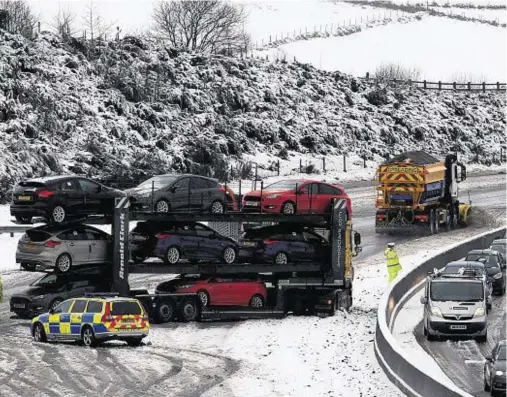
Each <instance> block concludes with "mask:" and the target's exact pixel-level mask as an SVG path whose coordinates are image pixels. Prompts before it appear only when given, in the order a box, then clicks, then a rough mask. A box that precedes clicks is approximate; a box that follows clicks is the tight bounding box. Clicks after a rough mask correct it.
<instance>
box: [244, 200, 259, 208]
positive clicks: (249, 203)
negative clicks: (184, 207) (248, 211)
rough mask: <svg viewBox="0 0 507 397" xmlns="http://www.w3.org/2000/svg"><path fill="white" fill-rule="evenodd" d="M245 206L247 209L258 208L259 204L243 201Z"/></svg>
mask: <svg viewBox="0 0 507 397" xmlns="http://www.w3.org/2000/svg"><path fill="white" fill-rule="evenodd" d="M245 205H248V206H249V207H258V206H259V202H258V201H245Z"/></svg>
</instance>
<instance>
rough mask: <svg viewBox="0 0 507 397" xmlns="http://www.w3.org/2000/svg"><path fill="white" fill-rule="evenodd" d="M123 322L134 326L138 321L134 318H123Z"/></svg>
mask: <svg viewBox="0 0 507 397" xmlns="http://www.w3.org/2000/svg"><path fill="white" fill-rule="evenodd" d="M121 322H122V323H125V324H134V323H135V322H136V321H135V320H134V319H133V318H122V319H121Z"/></svg>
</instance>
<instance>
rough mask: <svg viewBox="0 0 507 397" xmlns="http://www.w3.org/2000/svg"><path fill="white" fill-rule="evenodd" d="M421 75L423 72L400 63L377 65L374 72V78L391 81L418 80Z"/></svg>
mask: <svg viewBox="0 0 507 397" xmlns="http://www.w3.org/2000/svg"><path fill="white" fill-rule="evenodd" d="M420 76H421V72H420V70H418V69H415V68H412V69H411V68H407V67H404V66H402V65H400V64H394V63H387V64H382V65H380V66H377V68H376V69H375V72H374V73H373V76H372V77H373V78H375V79H377V80H380V81H384V82H389V81H392V80H402V81H407V80H417V79H419V78H420Z"/></svg>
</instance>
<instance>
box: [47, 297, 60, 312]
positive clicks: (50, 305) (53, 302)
mask: <svg viewBox="0 0 507 397" xmlns="http://www.w3.org/2000/svg"><path fill="white" fill-rule="evenodd" d="M60 303H62V300H61V299H55V300H54V301H52V302H51V303H50V304H49V310H51V309H53V310H54V309H55V308H56V306H58V305H59V304H60Z"/></svg>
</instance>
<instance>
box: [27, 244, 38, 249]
mask: <svg viewBox="0 0 507 397" xmlns="http://www.w3.org/2000/svg"><path fill="white" fill-rule="evenodd" d="M35 247H37V246H36V245H35V244H31V243H29V244H27V245H26V248H35Z"/></svg>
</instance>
